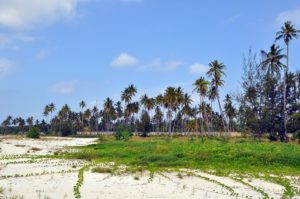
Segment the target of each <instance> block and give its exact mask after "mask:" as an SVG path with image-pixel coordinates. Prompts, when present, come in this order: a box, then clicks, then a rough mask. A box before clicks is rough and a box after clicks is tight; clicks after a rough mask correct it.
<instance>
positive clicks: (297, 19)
mask: <svg viewBox="0 0 300 199" xmlns="http://www.w3.org/2000/svg"><path fill="white" fill-rule="evenodd" d="M286 21H292V22H293V23H294V24H296V25H298V26H300V7H298V8H296V9H293V10H287V11H284V12H281V13H279V14H278V16H277V18H276V23H277V24H278V25H282V24H283V23H284V22H286Z"/></svg>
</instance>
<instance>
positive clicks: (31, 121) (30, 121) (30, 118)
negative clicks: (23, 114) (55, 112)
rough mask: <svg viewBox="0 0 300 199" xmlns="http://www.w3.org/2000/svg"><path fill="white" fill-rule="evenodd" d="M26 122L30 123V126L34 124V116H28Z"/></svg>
mask: <svg viewBox="0 0 300 199" xmlns="http://www.w3.org/2000/svg"><path fill="white" fill-rule="evenodd" d="M26 123H27V124H28V126H29V127H32V125H33V117H28V118H27V119H26Z"/></svg>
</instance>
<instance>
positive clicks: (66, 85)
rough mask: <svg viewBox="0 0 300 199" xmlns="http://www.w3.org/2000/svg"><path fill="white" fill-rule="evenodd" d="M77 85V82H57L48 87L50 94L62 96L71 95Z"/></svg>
mask: <svg viewBox="0 0 300 199" xmlns="http://www.w3.org/2000/svg"><path fill="white" fill-rule="evenodd" d="M77 83H78V82H77V81H70V82H59V83H56V84H54V85H52V86H51V87H50V92H52V93H57V94H62V95H68V94H72V93H73V92H74V91H75V86H76V85H77Z"/></svg>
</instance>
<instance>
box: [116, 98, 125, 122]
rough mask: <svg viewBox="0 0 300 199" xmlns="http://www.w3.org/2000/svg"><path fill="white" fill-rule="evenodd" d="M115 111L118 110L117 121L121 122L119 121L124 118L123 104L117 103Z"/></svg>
mask: <svg viewBox="0 0 300 199" xmlns="http://www.w3.org/2000/svg"><path fill="white" fill-rule="evenodd" d="M115 110H116V116H117V120H118V122H119V119H121V118H122V116H123V107H122V102H121V101H117V102H116V104H115Z"/></svg>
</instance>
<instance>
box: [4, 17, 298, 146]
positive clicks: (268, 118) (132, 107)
mask: <svg viewBox="0 0 300 199" xmlns="http://www.w3.org/2000/svg"><path fill="white" fill-rule="evenodd" d="M298 34H299V31H298V30H296V29H295V28H294V27H293V25H292V24H291V22H286V23H285V24H284V26H283V27H282V29H281V31H279V32H278V33H277V34H276V38H275V41H278V40H283V41H284V44H285V46H286V53H285V52H284V51H283V49H282V48H280V47H279V45H277V44H273V45H272V46H271V47H270V50H269V51H261V52H260V53H259V56H257V55H255V54H253V53H252V52H251V50H250V51H249V54H248V55H247V56H245V57H244V61H243V68H244V73H243V76H242V84H241V87H242V91H241V93H231V94H227V95H226V96H225V98H224V100H223V101H221V99H220V95H219V93H220V90H221V89H223V85H224V80H223V78H224V76H225V68H226V67H225V65H224V64H223V63H221V62H219V61H218V60H214V61H212V62H211V63H210V64H209V70H208V72H207V74H206V77H200V78H199V79H197V80H196V81H195V83H194V84H193V86H194V92H197V93H198V95H199V99H200V103H199V104H197V105H193V104H194V103H193V100H192V99H191V95H190V94H189V93H186V92H185V91H184V90H183V89H182V88H181V87H168V88H166V89H165V91H164V93H162V94H159V95H157V96H151V97H150V96H148V95H147V94H144V95H142V97H141V98H140V99H139V100H137V101H134V100H133V99H134V98H135V96H136V95H137V92H138V91H137V88H136V87H135V86H134V85H129V86H128V87H127V88H125V89H124V90H123V91H122V93H121V96H120V100H119V101H113V100H112V99H111V98H106V99H105V100H104V103H103V107H101V108H100V109H99V108H98V107H97V106H94V107H92V108H88V107H87V106H86V103H85V102H84V101H81V102H80V103H79V107H80V111H79V112H75V111H73V110H71V108H70V107H69V106H68V105H67V104H66V105H64V106H63V107H62V108H61V109H60V110H58V111H56V106H55V104H54V103H50V104H48V105H46V106H45V108H44V111H43V114H44V116H45V118H44V119H43V120H41V121H39V120H34V119H33V117H29V118H27V119H26V120H25V119H22V118H20V117H17V118H12V117H11V116H8V117H7V118H6V119H5V120H4V121H3V122H2V126H1V129H0V130H1V132H2V133H4V134H5V133H6V134H7V133H22V132H25V131H27V130H28V129H29V128H30V127H32V126H36V127H38V128H39V129H40V130H41V131H43V132H44V133H45V134H54V135H63V136H67V135H71V134H76V133H77V132H83V133H84V132H93V131H94V132H98V131H114V130H115V129H116V128H117V127H118V126H119V125H120V124H122V125H126V126H128V127H130V128H131V129H132V131H135V132H139V133H141V134H142V135H147V133H148V132H151V131H152V132H157V133H160V132H168V133H169V134H170V135H171V134H173V133H174V132H182V133H183V132H185V133H186V132H188V133H189V134H191V133H193V134H198V135H200V134H201V135H208V136H211V135H214V134H215V132H221V134H222V135H227V134H228V132H230V131H239V132H245V133H249V134H251V135H253V136H256V137H261V136H263V135H265V134H267V135H268V137H269V139H270V140H281V141H288V133H295V132H297V131H299V130H300V72H290V71H289V70H288V67H289V65H288V59H289V50H288V49H289V44H290V41H291V40H293V39H295V38H298ZM213 103H216V105H217V107H218V111H216V110H214V109H213V108H212V107H213ZM299 135H300V133H299Z"/></svg>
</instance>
